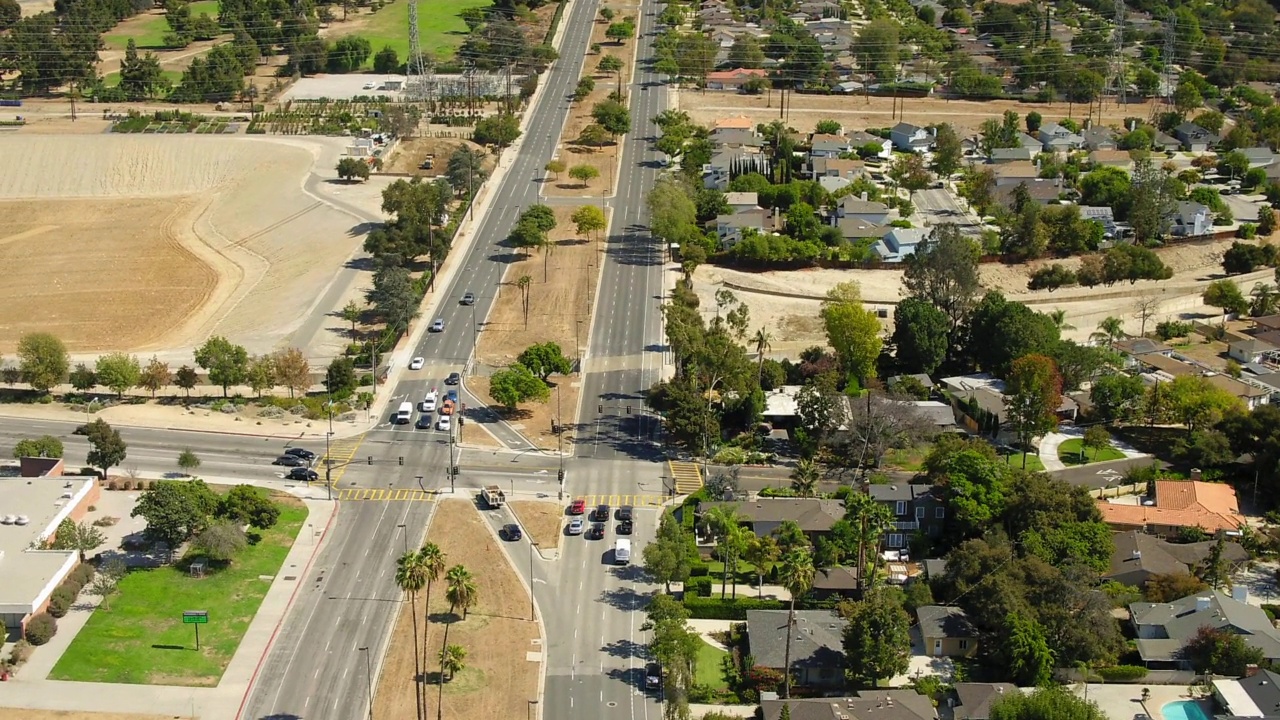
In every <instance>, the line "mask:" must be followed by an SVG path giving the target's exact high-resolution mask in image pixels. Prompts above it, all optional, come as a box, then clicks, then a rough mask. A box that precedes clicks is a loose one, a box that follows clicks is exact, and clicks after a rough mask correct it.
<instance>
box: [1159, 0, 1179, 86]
mask: <svg viewBox="0 0 1280 720" xmlns="http://www.w3.org/2000/svg"><path fill="white" fill-rule="evenodd" d="M1177 36H1178V16H1177V15H1174V14H1173V11H1172V10H1170V11H1169V16H1168V18H1166V19H1165V23H1164V54H1163V56H1162V58H1161V59H1162V60H1163V62H1164V72H1163V73H1162V75H1163V78H1164V102H1165V104H1166V105H1169V104H1171V103H1173V59H1174V58H1173V49H1174V42H1175V41H1176V40H1177Z"/></svg>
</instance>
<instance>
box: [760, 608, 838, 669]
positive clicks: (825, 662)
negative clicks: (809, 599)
mask: <svg viewBox="0 0 1280 720" xmlns="http://www.w3.org/2000/svg"><path fill="white" fill-rule="evenodd" d="M795 618H796V620H795V622H796V624H795V628H794V629H793V630H792V632H791V671H792V673H794V677H795V678H796V679H797V682H798V683H799V684H801V685H814V686H820V687H840V686H843V685H844V627H845V621H844V620H842V619H840V616H839V615H836V613H835V611H834V610H797V611H796V614H795ZM747 645H748V648H749V651H750V653H751V655H752V656H753V657H754V658H755V659H756V664H757V665H761V666H764V667H767V668H773V669H775V670H782V669H783V668H784V667H786V659H785V658H786V646H787V611H786V610H748V611H747Z"/></svg>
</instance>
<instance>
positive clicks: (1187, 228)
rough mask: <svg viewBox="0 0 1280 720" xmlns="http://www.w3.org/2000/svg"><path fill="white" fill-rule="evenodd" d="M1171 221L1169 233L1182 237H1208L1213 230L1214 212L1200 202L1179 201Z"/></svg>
mask: <svg viewBox="0 0 1280 720" xmlns="http://www.w3.org/2000/svg"><path fill="white" fill-rule="evenodd" d="M1169 219H1170V221H1171V223H1172V226H1171V227H1170V230H1169V231H1170V232H1171V233H1172V234H1174V235H1178V236H1181V237H1193V236H1196V235H1207V234H1208V233H1210V232H1212V230H1213V211H1211V210H1210V209H1209V208H1208V207H1205V206H1204V205H1201V204H1200V203H1198V202H1191V201H1190V200H1182V201H1179V202H1178V204H1177V206H1176V207H1175V208H1174V211H1173V215H1172V216H1171V217H1170V218H1169Z"/></svg>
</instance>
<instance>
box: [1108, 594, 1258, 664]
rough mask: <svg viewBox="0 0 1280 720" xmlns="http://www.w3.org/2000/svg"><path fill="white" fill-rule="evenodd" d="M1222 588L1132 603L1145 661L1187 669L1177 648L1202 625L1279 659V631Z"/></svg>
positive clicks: (1132, 620)
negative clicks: (1165, 600)
mask: <svg viewBox="0 0 1280 720" xmlns="http://www.w3.org/2000/svg"><path fill="white" fill-rule="evenodd" d="M1239 590H1240V591H1241V592H1242V597H1241V598H1239V599H1237V598H1234V597H1232V596H1231V595H1228V594H1226V593H1224V592H1222V591H1221V590H1205V591H1204V592H1201V593H1197V594H1195V595H1188V596H1187V597H1184V598H1182V599H1181V600H1175V601H1173V602H1171V603H1147V602H1141V603H1133V604H1132V605H1130V606H1129V619H1130V621H1131V622H1132V623H1133V628H1134V631H1135V633H1136V634H1137V636H1138V643H1137V645H1138V654H1139V655H1140V656H1141V657H1142V661H1143V662H1144V663H1147V664H1148V665H1150V664H1158V665H1175V666H1178V667H1181V668H1188V667H1189V666H1188V664H1187V661H1186V660H1183V659H1182V658H1180V657H1179V654H1180V653H1179V651H1180V650H1181V649H1182V646H1184V645H1186V644H1187V641H1188V640H1190V639H1191V638H1193V637H1195V635H1196V633H1197V632H1199V631H1200V628H1202V627H1211V628H1215V629H1218V630H1225V631H1227V632H1230V633H1234V634H1236V635H1239V636H1241V638H1242V639H1243V640H1244V642H1245V644H1247V645H1249V646H1250V647H1254V648H1257V649H1258V650H1261V651H1262V656H1263V657H1264V658H1265V659H1267V660H1270V661H1272V662H1276V661H1278V660H1280V630H1276V628H1275V626H1274V625H1272V623H1271V619H1270V618H1268V617H1267V614H1266V613H1265V612H1263V611H1262V608H1260V607H1255V606H1253V605H1250V604H1248V603H1247V602H1245V600H1244V597H1245V596H1243V594H1244V593H1247V591H1245V590H1244V588H1239Z"/></svg>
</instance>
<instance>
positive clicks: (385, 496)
mask: <svg viewBox="0 0 1280 720" xmlns="http://www.w3.org/2000/svg"><path fill="white" fill-rule="evenodd" d="M338 499H339V500H342V501H344V502H375V501H380V502H435V500H436V496H435V493H431V492H425V491H423V490H417V489H408V488H400V489H394V488H393V489H387V488H343V489H341V490H339V491H338Z"/></svg>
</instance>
